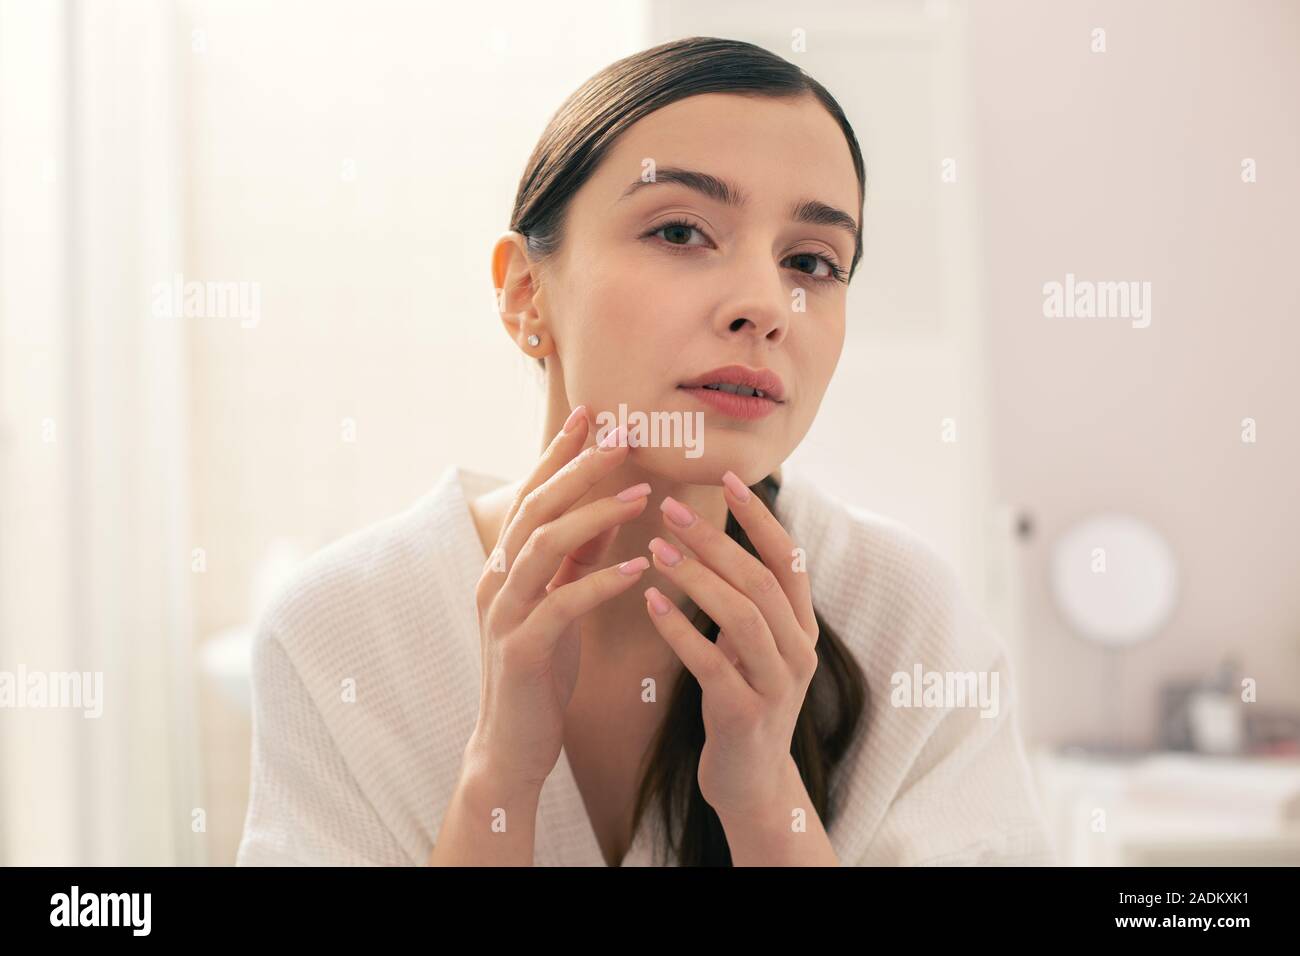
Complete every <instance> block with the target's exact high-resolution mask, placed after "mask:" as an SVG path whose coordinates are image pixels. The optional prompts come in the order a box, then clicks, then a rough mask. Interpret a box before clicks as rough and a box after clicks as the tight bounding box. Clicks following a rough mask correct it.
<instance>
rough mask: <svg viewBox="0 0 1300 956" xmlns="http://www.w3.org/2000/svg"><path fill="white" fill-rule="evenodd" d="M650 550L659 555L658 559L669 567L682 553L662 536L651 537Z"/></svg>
mask: <svg viewBox="0 0 1300 956" xmlns="http://www.w3.org/2000/svg"><path fill="white" fill-rule="evenodd" d="M650 550H651V551H653V552H654V553H655V554H656V555H657V556H658V557H659V560H660V561H662V562H663V563H664V564H666V565H668V567H670V568H671V567H673V566H674V565H676V564H677V563H678V562H679V561H681V559H682V553H681V552H680V551H678V550H677V549H676V548H674V547H673V546H672V545H671V544H669V543H668V542H667V541H665V540H664V539H663V538H651V539H650Z"/></svg>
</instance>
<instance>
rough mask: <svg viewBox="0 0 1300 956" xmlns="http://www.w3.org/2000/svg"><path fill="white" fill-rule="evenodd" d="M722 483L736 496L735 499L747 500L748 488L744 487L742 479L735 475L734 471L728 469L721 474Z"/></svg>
mask: <svg viewBox="0 0 1300 956" xmlns="http://www.w3.org/2000/svg"><path fill="white" fill-rule="evenodd" d="M722 483H723V484H724V485H726V486H727V487H728V488H729V489H730V490H731V493H732V494H733V495H735V496H736V500H737V501H742V502H743V501H748V500H749V489H748V488H746V487H745V483H744V482H743V481H741V480H740V479H739V478H738V477H736V473H735V472H734V471H729V472H727V473H726V474H724V475H723V476H722Z"/></svg>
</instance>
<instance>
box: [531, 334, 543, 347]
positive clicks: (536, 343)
mask: <svg viewBox="0 0 1300 956" xmlns="http://www.w3.org/2000/svg"><path fill="white" fill-rule="evenodd" d="M528 344H529V345H531V346H532V347H533V348H537V346H539V345H541V344H542V340H541V339H540V338H538V337H537V336H536V335H530V336H528Z"/></svg>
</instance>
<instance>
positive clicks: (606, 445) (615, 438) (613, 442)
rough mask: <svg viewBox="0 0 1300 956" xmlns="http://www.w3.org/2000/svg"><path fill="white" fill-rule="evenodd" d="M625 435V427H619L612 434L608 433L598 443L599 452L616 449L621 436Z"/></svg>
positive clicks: (621, 438)
mask: <svg viewBox="0 0 1300 956" xmlns="http://www.w3.org/2000/svg"><path fill="white" fill-rule="evenodd" d="M625 434H627V426H626V425H619V426H618V427H617V428H615V429H614V430H613V431H612V432H610V433H609V434H608V435H606V436H605V437H604V438H602V439H601V441H600V449H601V451H609V450H610V449H611V448H615V447H617V446H618V444H619V443H620V442H621V441H622V440H623V436H624V435H625Z"/></svg>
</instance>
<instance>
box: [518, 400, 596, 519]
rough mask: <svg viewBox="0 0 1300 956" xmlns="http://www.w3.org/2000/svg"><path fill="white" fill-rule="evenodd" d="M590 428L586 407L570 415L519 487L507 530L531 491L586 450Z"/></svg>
mask: <svg viewBox="0 0 1300 956" xmlns="http://www.w3.org/2000/svg"><path fill="white" fill-rule="evenodd" d="M590 427H591V422H590V421H589V420H588V418H587V406H586V405H579V406H577V407H576V408H575V409H574V410H573V411H571V412H569V417H568V418H567V419H565V421H564V425H563V427H562V428H561V429H560V430H559V431H558V432H557V433H556V434H555V437H553V438H552V439H551V443H550V444H549V445H547V446H546V450H545V451H543V452H542V454H541V457H540V458H539V459H538V460H537V464H536V465H534V466H533V470H532V472H531V473H530V474H529V475H528V477H527V478H525V479H524V483H523V484H522V485H520V486H519V490H518V491H517V492H515V497H514V500H513V501H511V503H510V508H509V509H508V510H507V511H506V516H505V518H503V519H502V521H501V528H502V530H503V531H504V530H505V529H506V528H507V527H509V526H510V522H511V521H513V520H514V517H515V515H516V514H517V513H518V512H519V507H520V505H522V504H523V501H524V499H525V498H527V497H528V494H529V492H531V491H532V490H533V489H534V488H537V487H538V486H539V485H541V484H542V483H543V482H544V481H546V479H548V478H550V477H551V476H552V475H554V474H555V473H556V472H557V471H559V470H560V469H561V468H562V467H563V466H564V465H565V464H566V463H567V462H569V461H572V460H573V458H574V456H575V455H577V454H578V452H580V451H582V448H583V446H584V445H585V444H586V443H587V432H588V431H589V430H590Z"/></svg>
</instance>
